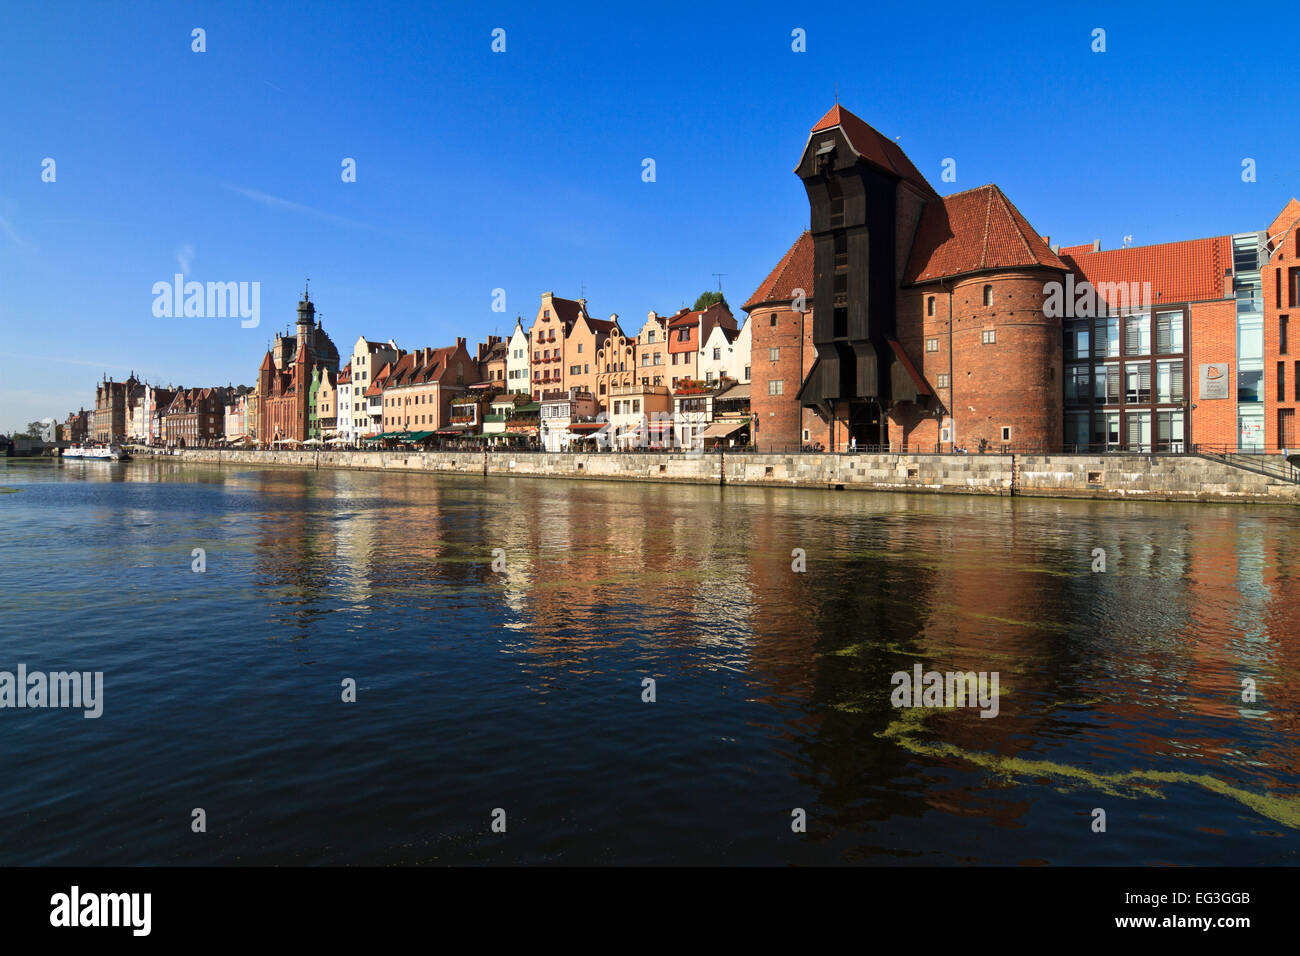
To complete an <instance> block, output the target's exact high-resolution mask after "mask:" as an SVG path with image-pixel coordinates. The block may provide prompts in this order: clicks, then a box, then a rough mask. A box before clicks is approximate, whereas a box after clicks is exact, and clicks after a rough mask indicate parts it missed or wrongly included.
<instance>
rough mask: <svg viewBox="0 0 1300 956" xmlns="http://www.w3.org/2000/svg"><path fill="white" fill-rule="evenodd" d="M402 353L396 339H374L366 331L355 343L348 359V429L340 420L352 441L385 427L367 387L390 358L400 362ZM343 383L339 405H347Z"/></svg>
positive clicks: (340, 428)
mask: <svg viewBox="0 0 1300 956" xmlns="http://www.w3.org/2000/svg"><path fill="white" fill-rule="evenodd" d="M400 355H401V350H400V349H398V347H397V343H396V342H394V341H393V340H392V339H389V340H388V341H387V342H372V341H370V340H369V339H367V338H366V337H365V336H364V335H362V336H359V337H358V338H357V342H356V344H355V345H354V346H352V357H351V358H350V359H349V360H348V363H347V364H348V379H349V381H348V391H349V393H350V394H349V395H348V416H349V420H350V422H351V424H350V426H349V427H348V430H347V431H344V429H343V423H342V421H340V422H339V426H338V434H339V437H340V438H345V439H347V440H348V441H349V442H352V443H355V442H357V441H359V440H360V439H361V437H362V436H364V435H375V434H378V433H379V432H380V431H382V430H383V429H382V427H381V425H380V421H379V418H378V416H376V415H375V413H374V410H373V409H372V407H371V406H372V405H375V404H377V403H371V402H368V401H367V400H366V389H367V388H369V387H370V385H371V384H372V383H373V382H374V380H375V376H376V375H378V374H379V372H380V370H381V369H382V368H383V367H384V366H385V365H387V364H389V363H390V362H396V361H397V359H398V357H399V356H400ZM342 391H343V389H342V387H341V386H340V388H339V392H340V394H339V409H340V412H341V411H342V408H343V396H342Z"/></svg>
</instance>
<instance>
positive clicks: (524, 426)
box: [483, 392, 541, 445]
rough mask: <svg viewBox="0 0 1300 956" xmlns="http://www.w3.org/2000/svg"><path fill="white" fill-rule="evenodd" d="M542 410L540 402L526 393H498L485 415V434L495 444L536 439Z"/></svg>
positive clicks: (490, 402) (490, 442)
mask: <svg viewBox="0 0 1300 956" xmlns="http://www.w3.org/2000/svg"><path fill="white" fill-rule="evenodd" d="M540 411H541V406H540V404H539V403H537V402H534V401H533V400H532V399H531V398H530V397H529V396H528V395H526V394H519V393H512V392H506V393H504V394H502V395H497V396H496V397H495V398H492V399H491V400H490V401H489V404H488V412H487V414H486V415H484V417H483V434H484V435H485V436H487V437H488V440H489V444H493V445H508V444H515V443H519V442H531V441H535V440H536V439H537V431H538V421H539V413H540Z"/></svg>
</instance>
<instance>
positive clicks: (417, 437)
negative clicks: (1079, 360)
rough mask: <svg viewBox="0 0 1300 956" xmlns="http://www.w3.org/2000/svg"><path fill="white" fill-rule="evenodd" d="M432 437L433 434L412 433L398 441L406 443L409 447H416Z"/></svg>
mask: <svg viewBox="0 0 1300 956" xmlns="http://www.w3.org/2000/svg"><path fill="white" fill-rule="evenodd" d="M432 436H433V432H410V433H409V434H405V435H403V436H402V437H401V438H399V439H398V441H404V442H406V443H407V444H408V445H414V444H415V443H416V442H422V441H424V440H425V439H427V438H431V437H432Z"/></svg>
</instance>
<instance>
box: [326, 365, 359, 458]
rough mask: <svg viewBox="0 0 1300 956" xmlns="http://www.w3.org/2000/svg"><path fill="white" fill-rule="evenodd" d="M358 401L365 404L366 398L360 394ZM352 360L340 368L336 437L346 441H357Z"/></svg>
mask: <svg viewBox="0 0 1300 956" xmlns="http://www.w3.org/2000/svg"><path fill="white" fill-rule="evenodd" d="M357 403H358V404H361V405H364V404H365V399H364V398H361V397H360V396H358V399H357ZM352 406H353V401H352V362H351V361H349V362H348V364H347V365H345V366H343V367H342V368H341V369H339V378H338V422H337V423H336V424H335V426H334V436H332V437H333V438H335V439H342V440H343V441H346V442H355V441H356V428H355V426H354V424H353V420H352Z"/></svg>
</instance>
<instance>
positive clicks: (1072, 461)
mask: <svg viewBox="0 0 1300 956" xmlns="http://www.w3.org/2000/svg"><path fill="white" fill-rule="evenodd" d="M137 455H138V457H144V458H148V457H156V458H158V459H159V460H163V461H174V462H203V463H214V464H224V465H258V466H266V465H275V466H283V467H293V468H315V469H320V468H352V469H360V470H368V471H422V472H431V473H435V474H459V475H480V476H486V475H500V476H514V477H520V478H568V479H580V480H605V481H661V482H688V483H693V484H711V485H750V486H759V487H763V486H776V487H803V488H819V489H823V490H825V489H834V490H846V491H848V490H862V491H904V492H928V493H936V494H975V495H1000V496H1011V495H1021V496H1025V497H1053V498H1098V499H1144V500H1168V501H1215V502H1222V501H1243V502H1288V503H1292V502H1294V503H1300V485H1296V484H1293V483H1290V482H1286V481H1282V480H1280V479H1276V478H1271V477H1268V476H1266V475H1261V474H1256V473H1254V472H1251V471H1247V470H1244V469H1240V468H1235V467H1232V466H1230V465H1226V464H1223V463H1221V462H1218V461H1211V460H1207V459H1203V458H1198V457H1196V456H1191V455H989V454H985V455H978V454H976V455H902V454H897V455H896V454H874V455H866V454H862V455H831V454H769V455H763V454H752V453H736V454H726V455H721V456H719V455H718V454H716V453H711V454H707V455H688V454H681V453H669V452H664V453H641V452H637V453H627V454H618V453H609V452H605V453H585V454H584V453H571V452H564V453H553V454H552V453H539V452H509V451H501V452H496V451H492V452H486V453H485V452H483V451H481V450H480V451H255V450H232V449H214V448H190V449H181V450H178V451H176V452H175V453H173V454H169V453H166V452H160V451H154V452H150V451H147V450H146V451H142V452H138V453H137Z"/></svg>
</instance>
